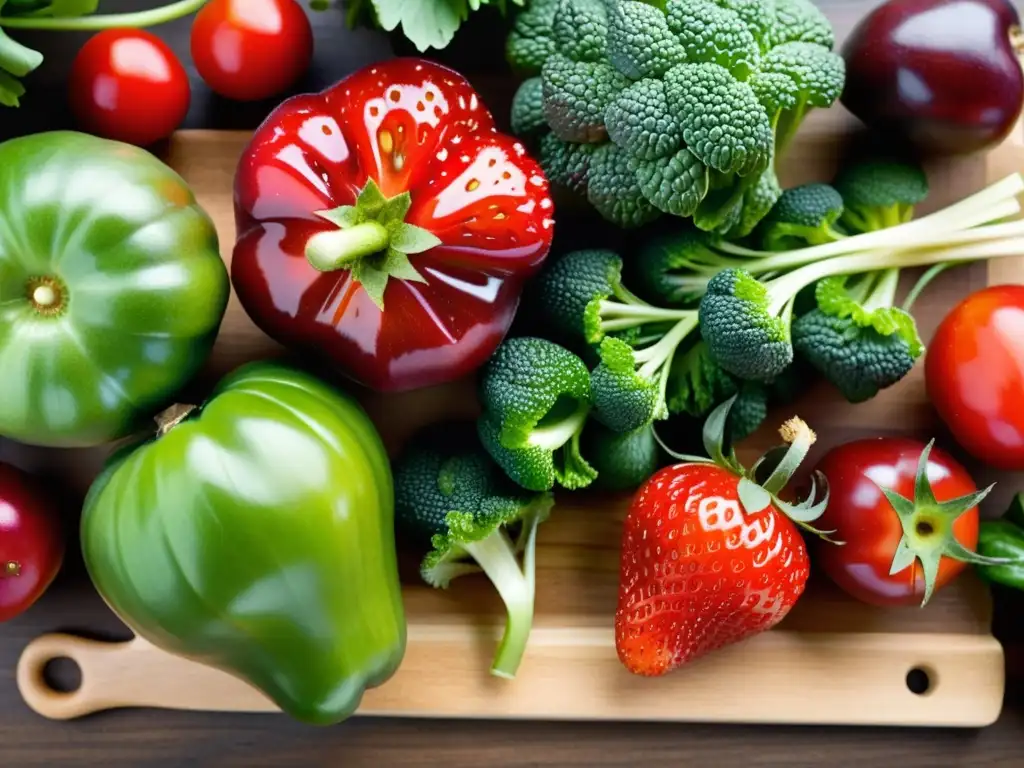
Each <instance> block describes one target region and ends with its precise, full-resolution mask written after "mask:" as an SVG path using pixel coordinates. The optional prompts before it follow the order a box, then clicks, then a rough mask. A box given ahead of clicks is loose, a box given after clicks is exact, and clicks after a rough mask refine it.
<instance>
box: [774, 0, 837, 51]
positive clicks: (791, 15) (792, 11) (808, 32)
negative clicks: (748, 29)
mask: <svg viewBox="0 0 1024 768" xmlns="http://www.w3.org/2000/svg"><path fill="white" fill-rule="evenodd" d="M768 35H769V37H770V38H771V44H772V45H773V46H774V45H781V44H783V43H792V42H803V43H815V44H817V45H820V46H822V47H824V48H828V49H831V48H832V47H833V46H834V45H835V33H834V32H833V30H832V25H831V24H830V23H829V21H828V18H826V16H825V14H823V13H822V12H821V10H820V9H819V8H818V7H817V6H816V5H814V3H812V2H811V0H775V23H774V24H773V25H772V27H771V29H770V30H769V31H768Z"/></svg>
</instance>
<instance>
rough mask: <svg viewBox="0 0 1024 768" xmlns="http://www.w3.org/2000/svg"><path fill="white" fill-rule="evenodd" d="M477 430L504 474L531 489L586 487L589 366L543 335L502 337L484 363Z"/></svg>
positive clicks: (590, 477)
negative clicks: (584, 448)
mask: <svg viewBox="0 0 1024 768" xmlns="http://www.w3.org/2000/svg"><path fill="white" fill-rule="evenodd" d="M479 389H480V401H481V404H482V407H483V413H482V414H481V416H480V418H479V420H478V422H477V428H478V432H479V435H480V439H481V441H482V442H483V444H484V447H485V448H486V449H487V451H488V452H489V453H490V454H491V457H492V458H493V459H494V460H495V461H496V462H497V463H498V464H499V465H500V466H501V468H502V469H503V470H505V473H506V474H507V475H508V476H509V477H510V478H511V479H512V480H514V481H515V482H516V483H518V484H519V485H521V486H523V487H524V488H527V489H529V490H532V491H546V490H550V489H551V488H552V487H553V486H554V485H555V483H556V482H557V483H558V484H559V485H561V486H562V487H564V488H569V489H574V488H583V487H586V486H587V485H589V484H590V483H591V482H593V480H594V478H595V477H596V474H597V473H596V472H595V471H594V469H593V467H591V466H590V465H589V464H588V463H587V462H586V460H584V458H583V457H582V456H581V455H580V448H579V445H580V434H581V433H582V432H583V427H584V425H585V424H586V421H587V416H588V415H589V413H590V410H591V392H590V371H588V370H587V366H586V365H585V364H584V362H583V361H582V360H581V359H580V358H579V357H577V356H576V355H574V354H573V353H572V352H570V351H569V350H568V349H566V348H565V347H562V346H559V345H558V344H555V343H554V342H551V341H547V340H546V339H541V338H536V337H532V336H520V337H513V338H510V339H506V340H505V341H504V342H503V343H502V344H501V345H500V346H499V347H498V349H497V350H496V351H495V353H494V354H493V355H492V357H491V359H490V360H489V361H488V362H487V364H486V365H485V366H484V367H483V369H482V372H481V377H480V385H479Z"/></svg>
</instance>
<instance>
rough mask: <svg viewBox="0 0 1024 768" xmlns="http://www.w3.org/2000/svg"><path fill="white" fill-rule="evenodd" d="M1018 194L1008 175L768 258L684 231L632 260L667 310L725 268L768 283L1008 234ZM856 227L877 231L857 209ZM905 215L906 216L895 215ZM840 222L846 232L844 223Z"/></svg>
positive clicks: (1020, 181) (1022, 187)
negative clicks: (812, 269)
mask: <svg viewBox="0 0 1024 768" xmlns="http://www.w3.org/2000/svg"><path fill="white" fill-rule="evenodd" d="M1022 191H1024V176H1022V175H1021V174H1019V173H1014V174H1011V175H1009V176H1007V177H1006V178H1004V179H1002V180H1001V181H998V182H996V183H994V184H992V185H990V186H989V187H986V188H985V189H983V190H981V191H979V192H976V193H974V194H972V195H970V196H968V197H966V198H964V199H963V200H960V201H959V202H956V203H953V204H951V205H949V206H947V207H945V208H942V209H940V210H938V211H935V212H934V213H930V214H928V215H926V216H922V217H920V218H917V219H914V220H912V221H909V222H906V223H902V224H898V225H896V226H893V227H888V228H885V229H876V230H870V231H866V232H860V233H857V234H850V235H849V236H846V237H842V238H839V239H836V240H833V241H831V242H824V243H822V244H820V245H812V246H808V247H798V248H793V249H792V250H785V251H779V252H773V251H768V250H758V249H754V248H749V247H746V246H742V245H738V244H736V243H730V242H726V241H723V240H721V239H720V238H716V237H714V236H710V235H707V234H706V233H700V232H697V231H695V230H693V229H689V230H686V231H683V232H679V233H673V234H671V235H668V236H665V237H662V238H660V239H659V240H657V241H654V242H652V243H650V244H648V245H647V246H645V247H644V248H642V249H641V251H640V252H639V254H638V264H639V268H640V271H641V272H642V274H643V282H644V285H645V288H646V289H647V292H649V293H651V294H652V295H654V296H657V297H658V298H659V299H660V300H662V301H664V302H665V303H668V304H675V303H683V302H689V301H695V300H697V299H699V298H700V297H701V296H702V295H703V293H704V292H705V290H707V286H708V282H709V281H710V280H711V279H712V278H713V277H714V276H715V275H716V274H718V273H719V272H720V271H721V270H723V269H742V270H743V271H745V272H747V273H749V274H751V275H755V276H759V277H762V276H763V277H766V278H767V277H768V276H771V275H777V274H782V273H785V272H786V271H788V270H792V269H799V268H802V267H804V266H807V265H812V264H814V263H816V262H823V261H829V260H831V259H833V258H835V257H842V256H853V255H868V256H872V255H874V256H878V255H880V254H883V253H888V252H893V253H897V252H914V251H924V250H928V249H933V248H936V247H941V246H943V245H947V244H956V245H958V246H965V247H966V246H969V245H970V244H972V243H978V244H981V243H984V242H990V241H997V240H999V239H1000V238H1003V237H1010V236H1013V235H1011V234H1008V233H1007V230H1005V229H1004V228H1003V227H1005V224H1002V223H996V224H993V223H992V222H1000V220H1002V219H1006V218H1009V217H1012V216H1014V215H1016V214H1018V213H1020V211H1021V206H1020V203H1019V202H1018V200H1017V199H1016V198H1017V196H1018V195H1019V194H1020V193H1021V192H1022ZM861 211H862V214H861V217H860V218H861V221H860V225H862V226H868V225H871V226H874V225H879V226H880V225H881V224H882V218H881V215H880V214H879V213H878V211H877V210H876V211H874V212H873V215H872V217H871V218H870V219H868V218H867V211H868V209H861ZM899 215H900V217H905V216H906V215H907V214H906V213H905V211H901V212H900V213H899ZM839 222H840V223H844V224H845V225H846V226H851V227H852V224H851V221H850V220H849V219H843V218H842V217H840V219H839Z"/></svg>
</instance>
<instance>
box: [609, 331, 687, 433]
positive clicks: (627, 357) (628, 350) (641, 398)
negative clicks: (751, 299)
mask: <svg viewBox="0 0 1024 768" xmlns="http://www.w3.org/2000/svg"><path fill="white" fill-rule="evenodd" d="M696 328H697V313H696V312H695V311H687V312H686V314H685V315H684V316H683V317H682V318H681V319H680V320H677V321H676V323H675V325H673V326H671V328H670V329H669V330H668V332H666V333H664V335H661V336H659V337H658V338H657V339H656V340H654V341H652V342H651V343H649V344H646V345H642V346H641V345H630V344H628V343H626V342H625V341H623V340H621V339H617V338H614V337H606V338H605V339H603V340H602V341H601V346H600V350H599V353H600V358H601V361H600V362H599V363H598V365H597V366H596V367H595V368H594V369H593V370H592V371H591V372H590V389H591V397H592V398H593V403H594V412H595V415H596V417H597V419H598V420H599V421H600V422H601V423H602V424H604V425H605V426H607V427H608V428H609V429H611V430H613V431H615V432H631V431H633V430H636V429H640V428H641V427H642V426H644V425H645V424H649V423H651V421H653V420H655V419H665V418H668V415H669V409H668V404H667V402H666V399H665V398H666V393H667V390H668V379H669V373H670V371H671V368H672V361H673V360H674V358H675V356H676V353H677V351H678V349H679V347H680V345H683V344H685V342H686V341H687V339H688V338H689V337H690V336H691V334H692V333H693V332H694V331H695V330H696Z"/></svg>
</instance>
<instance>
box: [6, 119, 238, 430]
mask: <svg viewBox="0 0 1024 768" xmlns="http://www.w3.org/2000/svg"><path fill="white" fill-rule="evenodd" d="M229 292H230V282H229V279H228V274H227V269H226V267H225V266H224V262H223V261H222V260H221V257H220V251H219V248H218V242H217V231H216V229H215V228H214V225H213V222H212V221H211V220H210V217H209V216H208V215H207V214H206V213H205V212H204V211H203V209H202V208H200V207H199V205H198V204H197V203H196V200H195V197H194V196H193V194H192V191H191V190H190V189H189V187H188V186H187V185H186V183H185V181H184V180H183V179H182V178H181V177H180V176H178V174H176V173H175V172H174V171H173V170H171V169H170V168H169V167H167V166H166V165H164V164H163V163H162V162H160V160H158V159H157V158H156V157H154V156H153V155H151V154H149V153H148V152H145V151H143V150H141V149H138V148H135V147H131V146H128V145H127V144H120V143H117V142H112V141H107V140H105V139H100V138H96V137H94V136H89V135H86V134H82V133H73V132H65V131H56V132H51V133H41V134H35V135H33V136H26V137H23V138H18V139H12V140H10V141H7V142H4V143H2V144H0V372H2V376H0V435H4V436H6V437H10V438H13V439H15V440H19V441H21V442H24V443H31V444H35V445H46V446H58V447H78V446H88V445H96V444H100V443H104V442H107V441H110V440H114V439H117V438H120V437H123V436H125V435H127V434H129V433H131V432H134V431H135V430H136V429H138V428H139V427H140V426H141V424H142V421H143V420H144V419H151V418H152V416H153V414H154V413H155V412H156V411H157V410H159V409H160V408H161V407H163V406H164V405H165V404H166V403H167V401H168V400H169V399H170V398H172V397H173V396H174V394H175V393H176V392H177V390H179V389H180V388H181V387H182V386H183V385H184V384H185V383H186V382H187V381H188V380H189V379H190V378H191V377H193V376H194V375H195V374H196V373H197V372H198V370H199V369H200V367H201V366H202V365H203V363H204V362H205V361H206V358H207V357H208V355H209V353H210V350H211V349H212V347H213V343H214V340H215V338H216V335H217V332H218V330H219V328H220V323H221V320H222V318H223V316H224V311H225V309H226V308H227V302H228V296H229Z"/></svg>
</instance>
